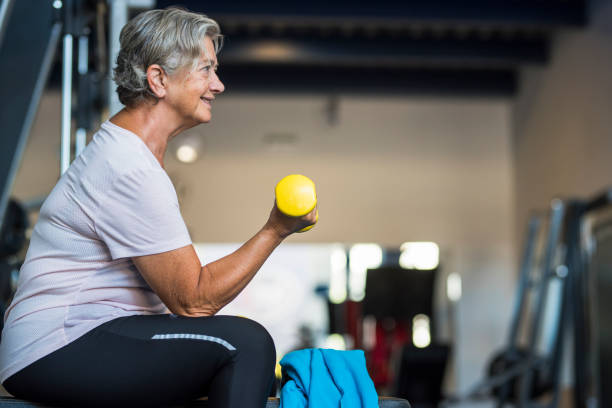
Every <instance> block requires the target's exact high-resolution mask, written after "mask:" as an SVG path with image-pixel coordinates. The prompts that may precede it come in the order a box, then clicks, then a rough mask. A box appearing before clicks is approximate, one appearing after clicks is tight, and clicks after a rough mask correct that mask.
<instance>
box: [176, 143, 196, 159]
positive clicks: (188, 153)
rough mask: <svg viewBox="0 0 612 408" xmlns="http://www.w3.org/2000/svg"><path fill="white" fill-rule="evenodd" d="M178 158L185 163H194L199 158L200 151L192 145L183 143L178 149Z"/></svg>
mask: <svg viewBox="0 0 612 408" xmlns="http://www.w3.org/2000/svg"><path fill="white" fill-rule="evenodd" d="M176 158H177V159H179V161H181V162H183V163H193V162H194V161H196V160H197V158H198V151H197V150H196V149H195V147H193V146H190V145H186V144H185V145H181V146H179V148H178V149H176Z"/></svg>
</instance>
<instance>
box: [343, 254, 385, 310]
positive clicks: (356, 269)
mask: <svg viewBox="0 0 612 408" xmlns="http://www.w3.org/2000/svg"><path fill="white" fill-rule="evenodd" d="M382 259H383V250H382V248H381V247H380V245H377V244H355V245H353V246H352V247H351V249H350V251H349V272H350V273H349V298H350V299H351V300H352V301H354V302H360V301H362V300H363V298H364V297H365V287H366V277H367V271H368V269H372V268H378V267H379V266H380V265H381V264H382Z"/></svg>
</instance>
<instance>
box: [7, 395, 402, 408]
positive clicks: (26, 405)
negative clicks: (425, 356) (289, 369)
mask: <svg viewBox="0 0 612 408" xmlns="http://www.w3.org/2000/svg"><path fill="white" fill-rule="evenodd" d="M207 406H208V401H206V400H197V401H194V402H191V403H189V404H188V405H185V407H189V408H206V407H207ZM279 406H280V400H279V399H278V398H268V403H267V404H266V408H278V407H279ZM378 406H379V408H410V404H409V403H408V401H406V400H404V399H400V398H391V397H379V398H378ZM5 407H6V408H9V407H10V408H17V407H19V408H45V407H46V406H45V405H40V404H35V403H33V402H28V401H24V400H20V399H16V398H12V397H0V408H5ZM177 408H178V407H177Z"/></svg>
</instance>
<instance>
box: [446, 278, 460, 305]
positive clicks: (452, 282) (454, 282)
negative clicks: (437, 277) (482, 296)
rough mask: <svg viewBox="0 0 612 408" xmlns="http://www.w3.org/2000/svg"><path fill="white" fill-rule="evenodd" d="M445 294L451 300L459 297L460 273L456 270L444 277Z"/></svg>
mask: <svg viewBox="0 0 612 408" xmlns="http://www.w3.org/2000/svg"><path fill="white" fill-rule="evenodd" d="M446 296H448V299H449V300H450V301H452V302H457V301H459V300H460V299H461V275H459V274H458V273H456V272H453V273H451V274H450V275H448V277H447V278H446Z"/></svg>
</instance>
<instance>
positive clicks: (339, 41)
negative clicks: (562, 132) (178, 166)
mask: <svg viewBox="0 0 612 408" xmlns="http://www.w3.org/2000/svg"><path fill="white" fill-rule="evenodd" d="M157 5H158V7H167V6H170V5H180V6H184V7H186V8H188V9H190V10H194V11H199V12H204V13H206V14H208V15H209V16H210V17H212V18H214V19H216V20H217V21H219V23H220V25H221V28H222V31H223V33H224V35H225V43H224V48H223V50H222V53H221V54H220V57H219V59H220V62H221V69H220V74H221V77H222V80H224V81H225V82H226V83H227V84H228V90H239V91H246V92H248V91H254V92H262V91H269V90H270V91H271V90H273V91H287V92H296V91H297V92H299V91H315V92H319V91H324V92H359V93H363V92H377V93H380V92H383V93H387V92H388V93H418V94H451V95H454V94H461V95H466V94H468V95H471V94H474V95H502V96H512V95H513V94H514V93H515V91H516V87H517V75H518V69H519V68H520V67H521V66H524V65H540V66H542V65H545V64H547V62H548V60H549V54H550V47H551V42H552V40H553V38H554V34H555V32H557V31H558V30H560V29H565V28H581V27H584V26H585V25H586V23H587V18H586V15H587V2H586V0H507V1H501V0H462V1H458V0H429V1H404V2H398V1H388V0H386V1H380V0H379V1H369V2H364V3H363V4H359V3H356V2H353V1H321V0H310V1H308V2H287V1H258V2H253V1H245V0H239V1H232V2H221V1H218V2H203V1H197V0H183V1H179V2H177V1H169V0H158V2H157Z"/></svg>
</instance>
